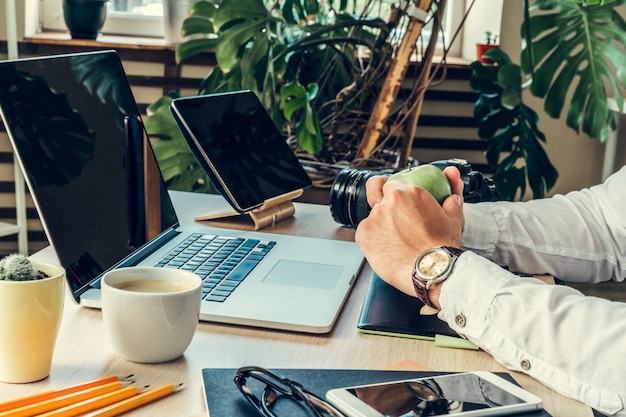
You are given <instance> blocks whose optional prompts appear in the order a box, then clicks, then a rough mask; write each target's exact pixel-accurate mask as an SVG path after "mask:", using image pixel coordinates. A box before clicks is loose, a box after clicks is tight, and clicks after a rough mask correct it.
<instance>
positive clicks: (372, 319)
mask: <svg viewBox="0 0 626 417" xmlns="http://www.w3.org/2000/svg"><path fill="white" fill-rule="evenodd" d="M423 306H424V304H423V303H422V302H421V301H420V300H419V299H417V298H416V297H410V296H408V295H406V294H405V293H403V292H402V291H400V290H398V289H396V288H394V287H392V286H391V285H389V284H387V283H386V282H385V281H383V280H382V279H381V278H380V277H379V276H378V275H376V274H372V277H371V278H370V282H369V286H368V288H367V292H366V294H365V298H364V299H363V307H362V309H361V315H360V317H359V322H358V324H357V327H358V328H359V330H360V331H361V332H363V333H373V334H384V335H390V336H401V337H413V338H418V339H426V340H434V339H435V336H436V335H444V336H458V334H457V333H456V332H455V331H454V330H452V329H451V328H450V327H449V326H448V324H447V323H446V322H444V321H442V320H440V319H439V318H438V317H437V315H436V314H433V315H422V314H419V312H420V310H421V309H422V307H423Z"/></svg>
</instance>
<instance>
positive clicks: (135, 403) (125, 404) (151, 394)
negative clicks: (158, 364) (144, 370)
mask: <svg viewBox="0 0 626 417" xmlns="http://www.w3.org/2000/svg"><path fill="white" fill-rule="evenodd" d="M182 385H183V384H180V385H179V386H178V387H174V386H173V385H172V384H166V385H163V386H161V387H158V388H154V389H151V390H150V391H146V392H143V393H141V394H138V395H135V396H134V397H131V398H129V399H127V400H124V401H120V402H119V403H116V404H112V405H110V406H108V407H105V408H102V409H100V410H96V411H94V412H93V413H90V414H85V415H84V416H82V417H113V416H117V415H119V414H122V413H125V412H126V411H130V410H133V409H135V408H137V407H140V406H142V405H144V404H148V403H151V402H152V401H156V400H158V399H159V398H163V397H165V396H167V395H170V394H171V393H172V392H174V390H175V389H177V388H180V387H181V386H182Z"/></svg>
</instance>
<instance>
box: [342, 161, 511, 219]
mask: <svg viewBox="0 0 626 417" xmlns="http://www.w3.org/2000/svg"><path fill="white" fill-rule="evenodd" d="M430 164H431V165H434V166H436V167H438V168H439V169H441V170H444V169H445V168H447V167H449V166H453V167H455V168H457V169H458V170H459V172H460V174H461V179H462V180H463V184H464V187H463V199H464V201H465V202H466V203H478V202H481V201H497V200H499V199H500V198H499V196H498V193H497V191H496V188H495V186H494V183H493V180H492V179H490V178H486V177H484V176H483V175H482V174H481V173H480V172H478V171H474V170H473V169H472V166H471V165H470V164H469V162H467V161H466V160H465V159H460V158H451V159H444V160H438V161H433V162H430ZM376 175H391V174H390V173H389V172H385V171H369V170H360V169H352V168H345V169H343V170H341V171H340V172H339V174H338V175H337V178H335V181H334V182H333V185H332V187H331V189H330V212H331V214H332V216H333V219H334V220H335V221H336V222H337V223H340V224H343V225H345V226H351V227H356V226H357V225H358V224H359V223H360V222H361V220H363V219H364V218H366V217H367V216H368V215H369V213H370V210H371V207H370V206H369V204H367V196H366V190H365V183H366V182H367V180H368V179H369V178H370V177H373V176H376Z"/></svg>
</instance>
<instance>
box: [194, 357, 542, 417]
mask: <svg viewBox="0 0 626 417" xmlns="http://www.w3.org/2000/svg"><path fill="white" fill-rule="evenodd" d="M272 371H273V372H274V373H276V374H278V375H280V376H283V377H286V378H289V379H292V380H296V381H298V382H300V383H301V384H302V385H303V386H304V387H305V388H306V389H307V390H309V391H311V392H312V393H314V394H316V395H318V396H319V397H321V398H325V396H326V391H328V390H330V389H332V388H341V387H347V386H352V385H361V384H370V383H376V382H388V381H395V380H402V379H410V378H422V377H427V376H433V375H440V374H443V373H442V372H423V371H379V370H363V369H350V370H348V369H272ZM235 372H236V369H233V368H205V369H203V370H202V379H203V384H204V395H205V399H206V404H207V409H208V410H209V416H210V417H224V416H237V417H259V415H258V414H257V412H256V411H255V410H254V408H252V406H251V405H250V404H248V401H247V400H246V399H245V398H244V397H243V395H242V394H241V393H240V392H239V390H238V388H237V386H236V385H235V383H234V382H233V379H234V377H235ZM498 375H500V376H502V377H504V378H506V379H508V380H509V381H512V382H514V383H516V382H515V380H514V379H513V378H512V377H511V375H509V374H508V373H498ZM283 414H284V415H299V414H295V413H293V412H292V413H291V414H290V412H289V411H284V412H283V413H280V414H278V415H283ZM523 415H524V416H527V417H550V414H548V413H547V412H546V411H545V410H540V411H536V412H532V413H524V414H523Z"/></svg>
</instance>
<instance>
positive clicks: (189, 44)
mask: <svg viewBox="0 0 626 417" xmlns="http://www.w3.org/2000/svg"><path fill="white" fill-rule="evenodd" d="M216 43H217V39H213V38H202V39H191V40H187V41H184V42H181V43H179V44H178V45H176V62H177V63H178V64H180V63H182V62H184V61H186V60H187V59H189V58H191V57H193V56H196V55H198V54H201V53H203V52H206V51H211V50H214V49H215V45H216Z"/></svg>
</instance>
